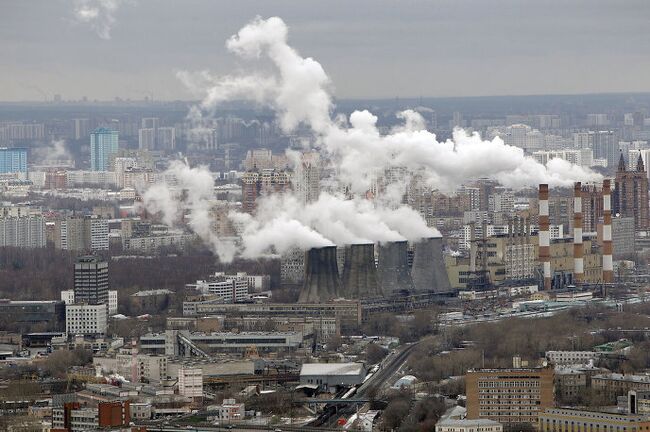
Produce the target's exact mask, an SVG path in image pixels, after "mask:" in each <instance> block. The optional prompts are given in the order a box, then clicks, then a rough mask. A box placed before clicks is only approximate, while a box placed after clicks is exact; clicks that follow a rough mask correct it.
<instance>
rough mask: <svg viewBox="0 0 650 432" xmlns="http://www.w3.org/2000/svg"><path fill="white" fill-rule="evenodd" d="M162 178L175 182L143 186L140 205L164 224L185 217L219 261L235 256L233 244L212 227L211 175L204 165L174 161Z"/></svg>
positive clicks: (170, 223)
mask: <svg viewBox="0 0 650 432" xmlns="http://www.w3.org/2000/svg"><path fill="white" fill-rule="evenodd" d="M166 174H167V175H166V176H165V177H172V178H174V179H175V180H176V183H177V184H176V185H169V184H168V183H166V182H163V183H158V184H155V185H153V186H151V187H150V188H149V189H147V190H146V191H145V192H144V193H143V195H142V199H143V204H144V206H145V207H146V208H147V209H148V210H149V211H150V212H152V213H155V214H159V215H160V216H161V218H162V220H163V222H164V223H165V224H166V225H169V226H174V225H176V224H177V223H178V222H179V221H180V220H182V219H183V218H186V220H187V224H188V226H189V227H190V228H191V229H192V231H194V232H195V233H196V234H197V235H198V236H199V237H200V238H201V239H202V240H203V241H204V242H205V243H206V244H208V245H209V246H210V248H211V249H212V250H213V251H214V252H215V253H216V254H217V256H218V257H219V259H220V260H221V261H223V262H230V261H232V259H233V258H234V256H235V252H236V249H235V244H234V242H232V241H229V240H223V239H220V238H219V237H218V236H217V235H216V232H215V229H214V226H213V220H214V218H213V214H212V207H213V206H214V204H215V202H216V200H215V194H214V178H213V177H212V174H211V173H210V171H209V170H208V169H207V168H206V167H198V168H190V167H189V166H187V165H186V164H185V163H183V162H179V161H175V162H173V163H172V164H171V166H170V167H169V168H168V170H167V172H166Z"/></svg>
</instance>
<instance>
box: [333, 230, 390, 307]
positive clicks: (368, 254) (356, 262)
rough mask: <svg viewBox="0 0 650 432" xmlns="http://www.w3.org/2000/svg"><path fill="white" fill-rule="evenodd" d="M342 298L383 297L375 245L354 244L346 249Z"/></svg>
mask: <svg viewBox="0 0 650 432" xmlns="http://www.w3.org/2000/svg"><path fill="white" fill-rule="evenodd" d="M342 285H343V294H342V297H345V298H350V299H362V298H373V297H381V296H382V293H381V290H380V288H379V283H378V281H377V268H376V266H375V245H374V244H373V243H361V244H352V245H349V246H346V248H345V261H344V264H343V280H342Z"/></svg>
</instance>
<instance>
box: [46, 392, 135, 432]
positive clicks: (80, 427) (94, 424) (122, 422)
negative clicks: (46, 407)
mask: <svg viewBox="0 0 650 432" xmlns="http://www.w3.org/2000/svg"><path fill="white" fill-rule="evenodd" d="M130 421H131V412H130V402H129V401H128V400H127V401H113V402H99V404H98V405H97V408H91V407H82V406H81V404H80V403H79V402H68V403H65V404H63V406H61V407H55V408H52V429H55V430H65V431H67V432H83V431H88V430H98V429H108V428H115V427H120V426H128V425H129V423H130Z"/></svg>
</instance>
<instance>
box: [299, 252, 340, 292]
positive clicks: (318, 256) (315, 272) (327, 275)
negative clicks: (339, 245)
mask: <svg viewBox="0 0 650 432" xmlns="http://www.w3.org/2000/svg"><path fill="white" fill-rule="evenodd" d="M340 290H341V282H340V280H339V270H338V266H337V263H336V246H325V247H321V248H312V249H309V251H307V252H306V253H305V282H304V284H303V286H302V291H300V296H299V297H298V302H299V303H319V302H326V301H329V300H332V299H334V298H336V297H338V296H339V292H340Z"/></svg>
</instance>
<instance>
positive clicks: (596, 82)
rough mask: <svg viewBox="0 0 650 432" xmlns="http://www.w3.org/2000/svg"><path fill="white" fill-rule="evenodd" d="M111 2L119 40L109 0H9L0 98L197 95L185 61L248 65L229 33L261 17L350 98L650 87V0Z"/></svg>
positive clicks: (2, 17) (0, 41)
mask: <svg viewBox="0 0 650 432" xmlns="http://www.w3.org/2000/svg"><path fill="white" fill-rule="evenodd" d="M104 1H107V2H108V3H109V4H110V3H111V2H117V3H118V4H119V7H118V8H117V9H116V10H115V11H114V12H113V17H114V23H113V25H112V26H110V39H105V38H102V37H100V36H101V34H102V33H101V32H102V28H99V29H98V28H97V26H95V28H93V26H92V23H89V22H86V23H84V22H81V20H80V19H79V16H75V10H77V11H79V10H80V9H79V7H80V6H83V5H84V4H86V5H87V6H92V5H93V4H96V3H99V2H100V1H99V0H95V1H91V0H85V3H84V0H78V1H75V0H0V100H43V99H44V97H49V98H51V97H52V95H53V94H56V93H59V94H61V95H62V97H63V98H64V99H78V98H81V97H82V96H84V95H85V96H88V97H89V98H90V99H95V98H97V99H112V98H113V97H114V96H120V97H130V98H137V99H141V98H142V97H144V96H145V95H148V94H150V93H153V95H154V98H155V99H179V98H188V97H189V94H188V93H187V92H186V90H185V89H184V88H183V86H182V85H181V83H180V82H179V81H178V80H177V79H176V78H175V75H174V73H175V71H177V70H180V69H184V70H201V69H210V70H213V71H215V72H219V73H229V72H233V71H236V70H237V69H238V68H248V67H250V65H249V64H247V63H245V62H244V63H242V62H241V61H240V60H236V59H234V58H233V56H232V55H230V54H229V53H228V52H227V51H226V49H225V47H224V42H225V40H226V39H227V38H228V37H229V36H230V35H231V34H233V33H235V32H236V31H237V30H238V29H239V28H240V27H242V26H243V25H244V24H246V23H247V22H248V21H250V20H251V19H252V18H253V17H254V16H256V15H261V16H263V17H268V16H273V15H277V16H279V17H281V18H283V19H284V20H285V22H286V23H287V24H288V26H289V28H290V35H289V40H290V43H291V44H292V45H294V46H295V47H297V49H298V50H299V51H300V53H301V54H302V55H304V56H311V57H314V58H315V59H316V60H318V61H319V62H320V63H321V64H322V65H323V67H324V68H325V70H326V71H327V73H328V74H329V75H330V77H331V78H332V81H333V91H334V94H335V95H336V97H339V98H356V97H361V98H374V97H395V96H400V97H409V96H482V95H513V94H549V93H600V92H627V91H629V92H637V91H638V92H641V91H643V92H648V91H650V1H648V0H635V1H633V0H625V1H622V0H612V1H601V0H584V1H571V0H558V1H541V0H537V1H532V0H531V1H525V0H511V1H509V0H476V1H466V0H421V1H417V0H399V1H398V0H394V1H388V0H340V1H339V0H327V1H310V0H283V1H275V0H258V1H252V0H251V1H247V0H231V1H217V0H121V1H118V0H104ZM75 7H77V9H75ZM86 12H87V13H88V14H90V15H92V13H93V12H92V11H89V10H87V11H86ZM86 19H90V18H89V17H88V15H86ZM103 30H104V34H103V36H104V37H106V36H107V35H106V28H104V29H103Z"/></svg>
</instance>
